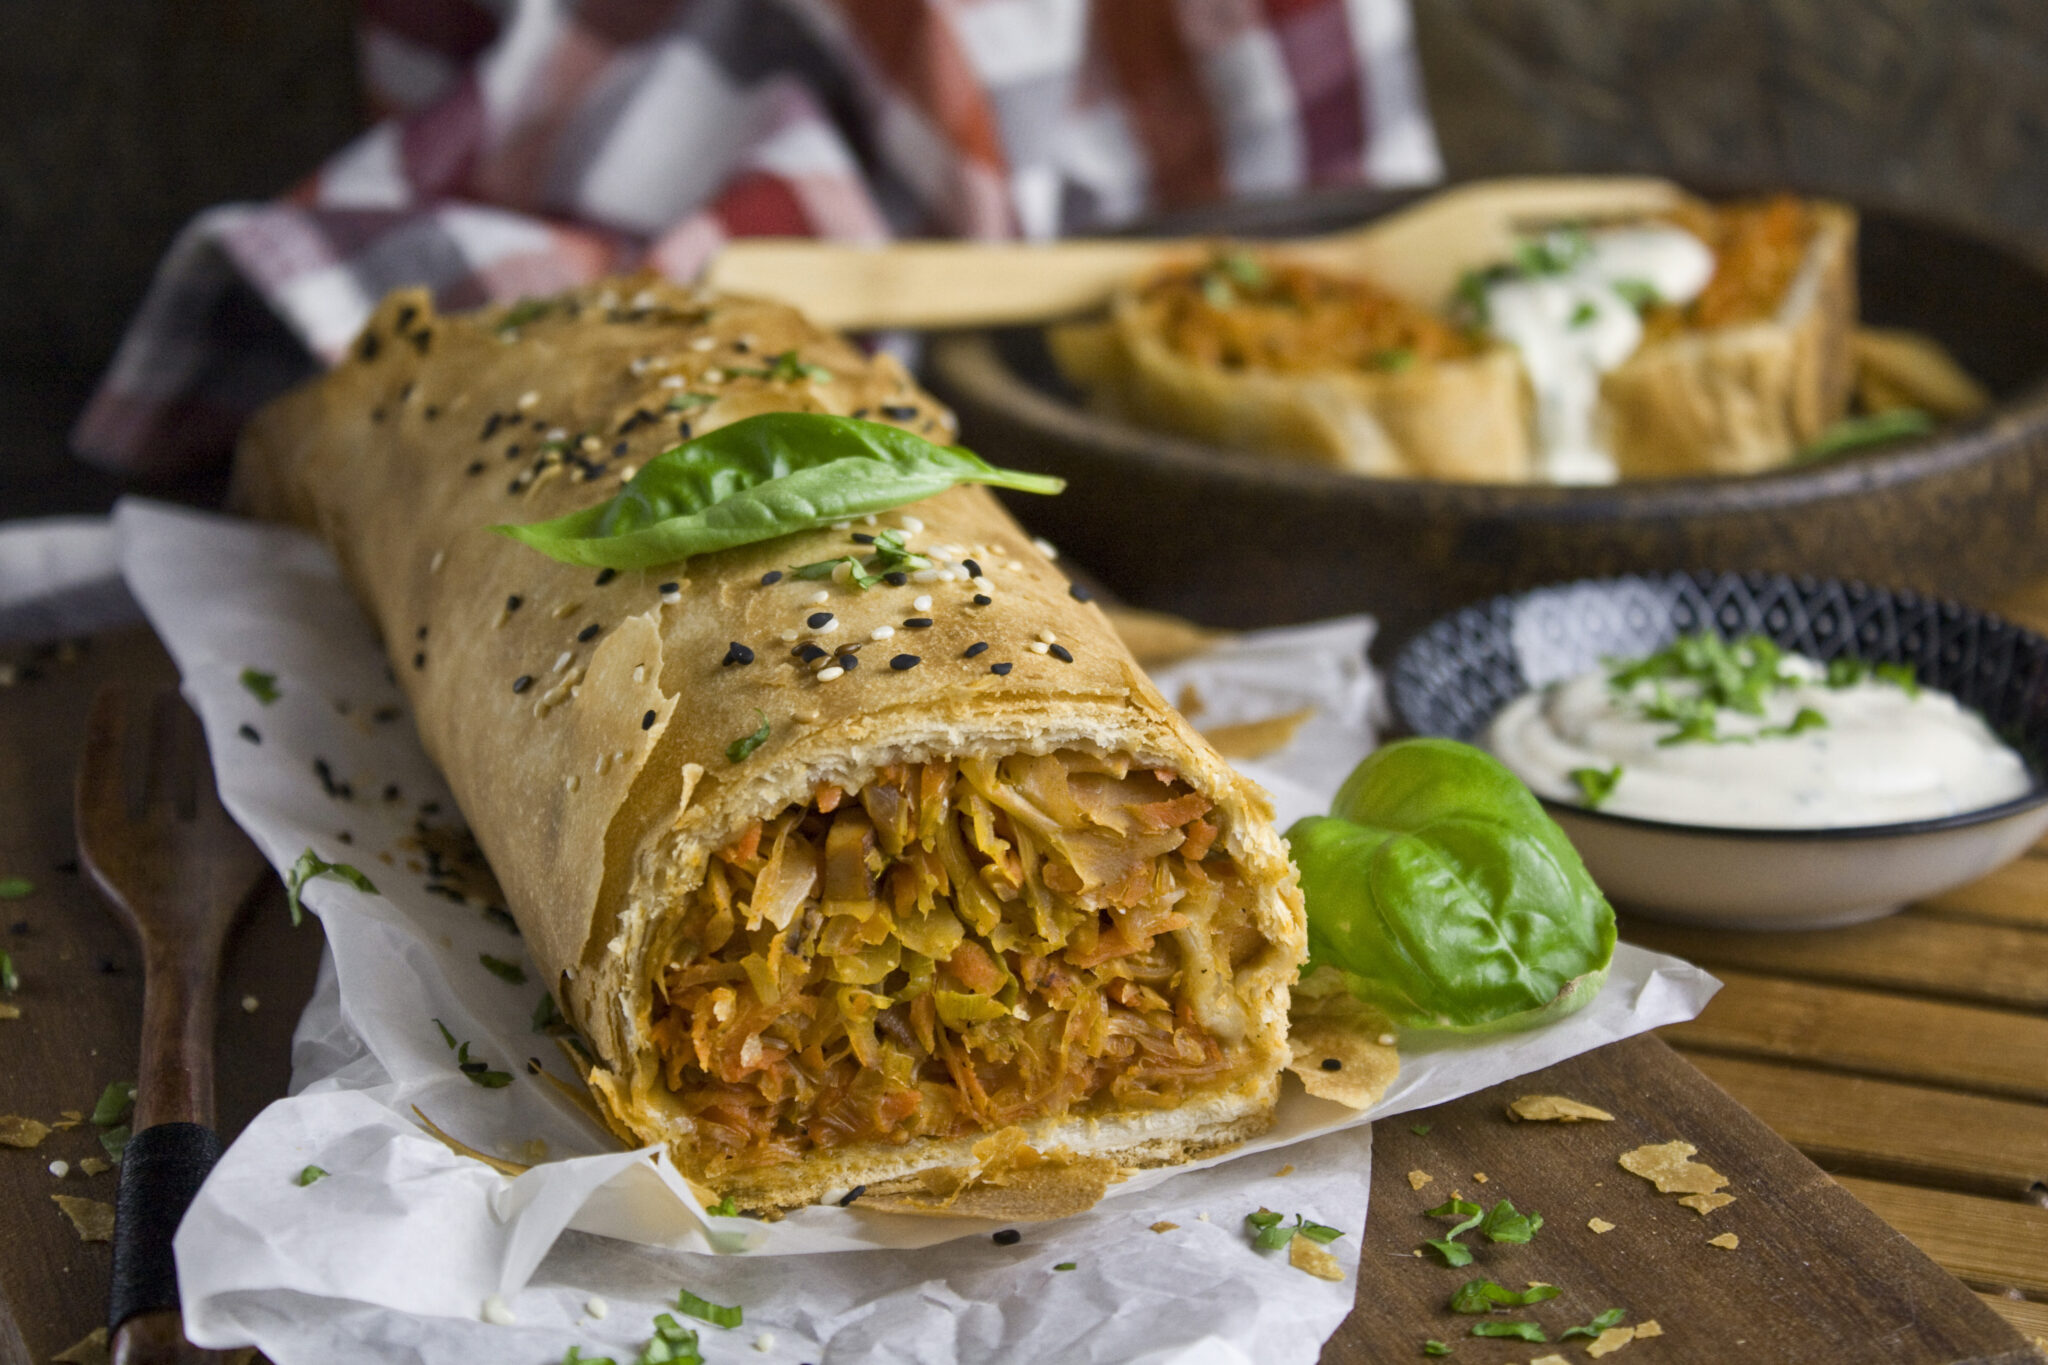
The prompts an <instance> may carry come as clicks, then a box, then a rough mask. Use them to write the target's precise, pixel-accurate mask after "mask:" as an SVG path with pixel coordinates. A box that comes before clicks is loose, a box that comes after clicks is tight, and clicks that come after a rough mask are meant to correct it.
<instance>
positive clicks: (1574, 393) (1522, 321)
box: [1486, 224, 1714, 484]
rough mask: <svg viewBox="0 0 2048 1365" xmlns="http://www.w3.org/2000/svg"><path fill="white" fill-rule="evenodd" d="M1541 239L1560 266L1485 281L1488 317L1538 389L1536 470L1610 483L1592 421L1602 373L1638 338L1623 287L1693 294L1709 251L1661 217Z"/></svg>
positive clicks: (1610, 460) (1708, 269) (1610, 463)
mask: <svg viewBox="0 0 2048 1365" xmlns="http://www.w3.org/2000/svg"><path fill="white" fill-rule="evenodd" d="M1544 245H1545V246H1547V248H1548V255H1549V256H1550V258H1551V259H1552V260H1553V261H1556V262H1559V263H1562V264H1563V266H1564V268H1563V269H1561V270H1555V271H1541V272H1538V273H1528V272H1526V271H1525V272H1524V273H1522V274H1519V275H1516V276H1514V277H1512V278H1508V279H1502V280H1498V281H1495V282H1494V283H1492V284H1490V285H1488V286H1487V287H1486V315H1487V320H1488V326H1489V327H1490V328H1491V329H1492V330H1493V333H1494V335H1496V336H1498V337H1500V338H1501V339H1502V340H1503V341H1506V342H1509V343H1510V344H1512V345H1513V346H1515V347H1516V348H1517V349H1518V350H1520V351H1521V353H1522V366H1523V368H1524V369H1525V370H1526V371H1527V372H1528V375H1529V387H1530V389H1531V391H1532V392H1533V393H1534V394H1535V398H1536V445H1537V449H1538V451H1539V454H1540V460H1541V464H1540V468H1539V470H1538V472H1539V474H1540V476H1541V477H1542V478H1543V479H1545V480H1546V481H1548V482H1550V483H1572V484H1589V483H1613V482H1614V481H1615V479H1616V478H1617V477H1618V474H1617V471H1616V469H1615V465H1614V456H1613V455H1612V454H1611V453H1610V452H1609V451H1608V449H1607V443H1606V440H1605V439H1604V437H1603V435H1602V433H1601V432H1600V431H1599V430H1597V426H1598V422H1597V417H1598V413H1599V410H1600V376H1602V375H1603V374H1605V373H1607V372H1608V371H1609V370H1611V369H1614V368H1615V367H1616V366H1618V365H1620V364H1621V363H1622V362H1623V361H1624V360H1627V359H1628V358H1629V357H1630V356H1632V355H1634V354H1635V352H1636V347H1637V346H1639V345H1641V344H1642V340H1643V322H1642V317H1641V315H1640V314H1638V313H1637V311H1636V306H1635V304H1634V303H1632V302H1631V301H1630V300H1629V298H1628V297H1626V294H1625V293H1624V291H1626V292H1627V293H1633V294H1636V295H1637V296H1638V297H1639V298H1640V297H1641V295H1642V292H1643V291H1644V290H1647V291H1648V292H1649V293H1651V294H1653V295H1654V296H1655V297H1656V298H1657V299H1659V300H1661V301H1663V302H1665V303H1673V304H1683V303H1690V302H1691V301H1692V300H1693V299H1695V298H1697V297H1698V296H1699V292H1700V290H1702V289H1704V288H1706V286H1707V281H1708V280H1709V279H1711V278H1713V274H1714V253H1713V252H1712V251H1710V250H1708V249H1707V246H1706V244H1705V243H1704V242H1702V241H1700V239H1699V238H1697V237H1695V236H1693V235H1692V234H1691V233H1689V232H1686V231H1684V230H1683V229H1681V228H1675V227H1670V226H1666V225H1662V224H1645V225H1642V226H1638V227H1617V228H1601V229H1598V230H1595V231H1592V232H1587V233H1553V234H1551V235H1550V236H1549V237H1547V238H1545V239H1544ZM1617 286H1619V288H1617Z"/></svg>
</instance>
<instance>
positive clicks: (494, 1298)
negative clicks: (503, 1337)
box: [483, 1294, 519, 1327]
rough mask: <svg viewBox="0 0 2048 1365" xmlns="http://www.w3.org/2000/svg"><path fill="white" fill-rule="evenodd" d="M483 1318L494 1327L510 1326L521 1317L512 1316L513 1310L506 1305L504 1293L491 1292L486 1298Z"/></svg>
mask: <svg viewBox="0 0 2048 1365" xmlns="http://www.w3.org/2000/svg"><path fill="white" fill-rule="evenodd" d="M483 1319H484V1321H485V1322H488V1323H490V1324H491V1325H492V1326H493V1327H510V1326H511V1325H512V1324H513V1323H515V1322H517V1321H519V1319H517V1318H515V1317H513V1316H512V1310H511V1309H510V1308H507V1307H506V1306H505V1297H504V1295H502V1294H491V1295H489V1296H487V1297H486V1298H485V1299H484V1310H483Z"/></svg>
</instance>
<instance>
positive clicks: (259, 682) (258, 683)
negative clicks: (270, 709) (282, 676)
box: [241, 668, 283, 706]
mask: <svg viewBox="0 0 2048 1365" xmlns="http://www.w3.org/2000/svg"><path fill="white" fill-rule="evenodd" d="M241 681H242V686H243V687H245V688H247V689H248V691H249V695H250V696H252V697H254V698H255V699H256V700H257V701H260V702H262V703H263V704H264V705H265V706H268V705H270V703H272V702H274V701H276V700H277V699H278V697H280V696H281V695H283V694H282V693H280V692H279V691H278V690H277V674H275V673H264V672H261V671H259V670H257V669H254V668H245V669H243V670H242V679H241Z"/></svg>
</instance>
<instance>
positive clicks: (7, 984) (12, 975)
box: [0, 948, 21, 995]
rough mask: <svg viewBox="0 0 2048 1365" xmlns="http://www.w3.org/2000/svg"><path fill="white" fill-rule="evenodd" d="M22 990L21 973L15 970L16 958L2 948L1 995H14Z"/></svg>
mask: <svg viewBox="0 0 2048 1365" xmlns="http://www.w3.org/2000/svg"><path fill="white" fill-rule="evenodd" d="M20 989H21V973H20V972H17V971H16V970H14V957H13V955H12V954H10V953H9V952H8V951H7V950H6V949H5V948H0V995H12V994H14V993H15V992H16V991H18V990H20Z"/></svg>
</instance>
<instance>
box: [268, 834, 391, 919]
mask: <svg viewBox="0 0 2048 1365" xmlns="http://www.w3.org/2000/svg"><path fill="white" fill-rule="evenodd" d="M316 877H339V878H341V879H342V880H343V881H345V882H347V883H348V884H349V885H350V886H353V887H354V888H355V889H356V890H358V891H366V892H368V893H369V894H370V895H372V896H374V895H376V894H377V887H376V884H375V883H373V882H372V881H371V880H370V879H369V878H368V877H365V876H364V875H363V874H362V873H361V872H360V871H359V870H357V869H356V868H353V867H350V866H349V865H348V864H347V863H330V862H328V861H327V860H326V859H325V858H322V857H321V856H320V855H319V854H317V853H315V852H314V851H313V850H312V849H310V848H309V849H307V850H306V851H305V852H304V853H301V854H300V855H299V860H298V861H297V862H295V863H293V864H292V870H291V871H290V872H288V873H286V874H285V878H284V903H285V905H286V907H287V908H289V909H290V910H291V912H292V926H293V927H294V928H296V927H298V925H299V924H300V923H301V922H302V921H303V920H304V919H305V918H306V914H305V905H304V902H302V901H301V900H300V898H299V893H300V892H301V891H302V890H303V889H304V888H305V885H306V883H307V882H310V881H312V880H313V879H314V878H316Z"/></svg>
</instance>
